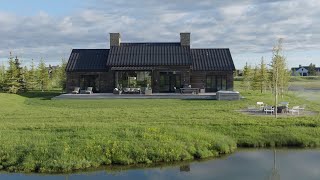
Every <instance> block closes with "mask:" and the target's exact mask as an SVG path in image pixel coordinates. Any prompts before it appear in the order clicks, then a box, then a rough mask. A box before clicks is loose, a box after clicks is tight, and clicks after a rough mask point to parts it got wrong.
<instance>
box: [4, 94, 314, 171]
mask: <svg viewBox="0 0 320 180" xmlns="http://www.w3.org/2000/svg"><path fill="white" fill-rule="evenodd" d="M54 95H56V93H54V92H53V93H45V94H42V93H28V94H23V95H20V96H19V95H11V94H0V105H1V108H0V170H7V171H25V172H31V171H32V172H67V171H72V170H77V169H84V168H89V167H98V166H101V165H109V164H121V165H126V164H138V163H154V162H170V161H181V160H190V159H194V158H206V157H216V156H219V155H220V154H225V153H231V152H233V151H234V149H235V148H236V147H237V146H243V147H269V146H299V147H316V146H319V145H320V115H319V114H318V115H316V116H299V117H288V118H278V119H274V118H273V117H271V116H270V117H269V116H262V117H257V116H250V115H246V114H242V113H241V112H239V111H237V110H239V109H243V108H246V107H247V105H249V104H255V103H256V102H257V101H264V102H266V103H268V104H272V102H273V98H272V95H270V94H260V93H257V92H246V93H242V95H243V96H245V97H246V98H245V99H244V100H241V101H213V100H208V101H204V100H199V101H197V100H190V101H189V100H163V99H162V100H161V99H158V100H156V99H136V100H133V99H130V100H124V99H114V100H59V101H55V100H49V99H50V97H52V96H54ZM283 100H284V101H289V102H290V104H291V105H295V104H296V105H299V104H302V103H305V104H308V105H309V109H310V110H313V111H316V112H318V111H319V109H320V104H318V103H317V102H311V101H306V100H304V99H302V98H297V97H295V95H294V94H292V93H291V94H288V95H287V96H285V97H284V99H283Z"/></svg>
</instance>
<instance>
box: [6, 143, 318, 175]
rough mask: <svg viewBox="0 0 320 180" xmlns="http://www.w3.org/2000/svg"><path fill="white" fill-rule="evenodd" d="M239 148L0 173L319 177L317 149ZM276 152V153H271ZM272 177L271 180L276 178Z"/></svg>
mask: <svg viewBox="0 0 320 180" xmlns="http://www.w3.org/2000/svg"><path fill="white" fill-rule="evenodd" d="M275 152H276V153H275V154H274V151H273V150H269V149H240V150H238V151H237V152H235V153H233V154H231V155H229V156H224V157H222V158H218V159H211V160H206V161H195V162H190V163H183V164H177V165H172V166H163V165H162V166H160V167H159V166H158V167H152V168H133V169H126V168H124V169H126V170H120V169H117V168H116V169H117V170H111V169H109V168H106V169H105V170H98V171H94V172H78V173H74V174H68V175H66V174H64V175H43V174H16V173H13V174H12V173H3V172H2V173H0V179H6V180H31V179H32V180H38V179H39V180H40V179H46V180H51V179H60V180H66V179H68V180H75V179H77V180H89V179H98V180H99V179H121V180H122V179H137V180H138V179H139V180H141V179H154V180H157V179H179V180H188V179H197V180H201V179H227V180H228V179H230V180H234V179H243V180H248V179H269V177H270V176H273V177H277V178H278V179H288V180H294V179H297V180H298V179H299V180H300V179H303V180H308V179H310V180H313V179H317V180H318V179H320V150H319V149H307V150H294V149H289V150H288V149H278V150H276V151H275ZM275 155H276V156H275ZM277 178H274V179H277Z"/></svg>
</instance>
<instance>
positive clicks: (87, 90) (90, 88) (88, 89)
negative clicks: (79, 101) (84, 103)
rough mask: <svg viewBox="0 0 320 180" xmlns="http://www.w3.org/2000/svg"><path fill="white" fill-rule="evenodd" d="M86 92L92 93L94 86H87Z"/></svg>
mask: <svg viewBox="0 0 320 180" xmlns="http://www.w3.org/2000/svg"><path fill="white" fill-rule="evenodd" d="M85 93H86V94H92V93H93V92H92V87H87V89H86V91H85Z"/></svg>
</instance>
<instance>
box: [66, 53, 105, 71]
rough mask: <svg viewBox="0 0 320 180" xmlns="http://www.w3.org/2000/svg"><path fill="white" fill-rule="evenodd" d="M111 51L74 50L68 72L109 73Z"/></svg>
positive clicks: (67, 68)
mask: <svg viewBox="0 0 320 180" xmlns="http://www.w3.org/2000/svg"><path fill="white" fill-rule="evenodd" d="M108 54H109V49H73V50H72V52H71V55H70V58H69V61H68V64H67V67H66V71H68V72H70V71H78V72H83V71H95V72H103V71H107V67H106V62H107V58H108Z"/></svg>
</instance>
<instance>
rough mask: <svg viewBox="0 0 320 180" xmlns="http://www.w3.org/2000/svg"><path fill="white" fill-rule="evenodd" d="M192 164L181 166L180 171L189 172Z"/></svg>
mask: <svg viewBox="0 0 320 180" xmlns="http://www.w3.org/2000/svg"><path fill="white" fill-rule="evenodd" d="M189 171H190V164H187V165H182V166H180V172H189Z"/></svg>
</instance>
